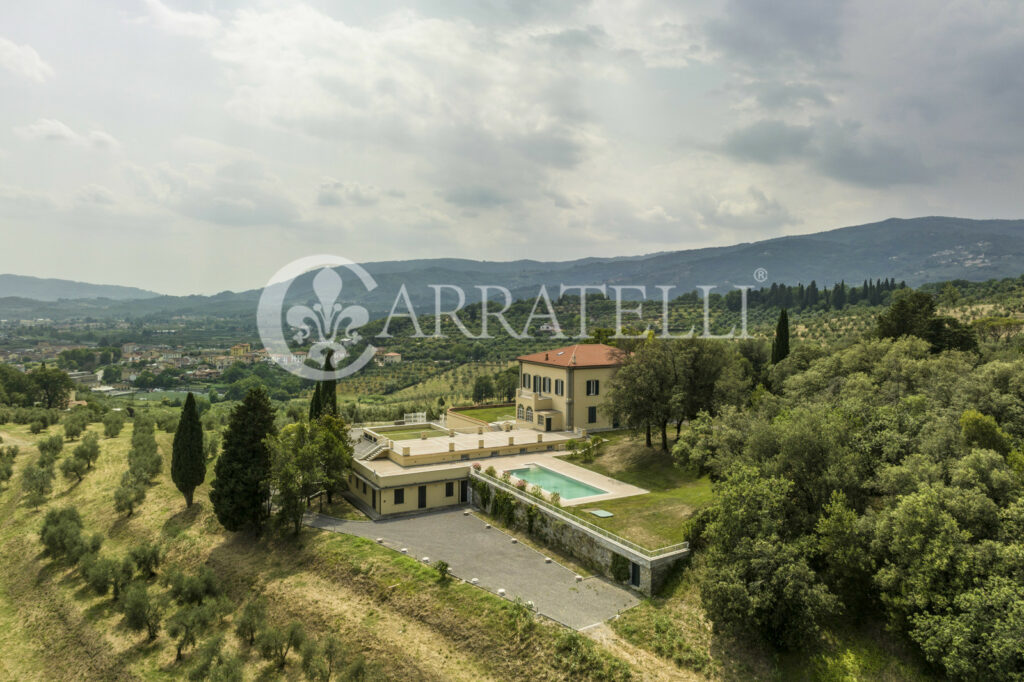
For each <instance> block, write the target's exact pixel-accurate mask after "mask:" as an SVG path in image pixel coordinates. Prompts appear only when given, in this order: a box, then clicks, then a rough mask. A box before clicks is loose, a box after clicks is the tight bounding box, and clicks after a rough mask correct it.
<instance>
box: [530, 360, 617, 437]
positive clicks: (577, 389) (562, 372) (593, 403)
mask: <svg viewBox="0 0 1024 682" xmlns="http://www.w3.org/2000/svg"><path fill="white" fill-rule="evenodd" d="M621 364H622V351H620V350H619V349H617V348H613V347H612V346H606V345H604V344H603V343H589V344H576V345H574V346H566V347H564V348H556V349H554V350H548V351H542V352H540V353H531V354H530V355H522V356H520V357H519V386H520V388H519V390H518V392H517V393H516V426H517V427H519V428H524V429H528V428H533V429H536V430H538V431H562V430H565V431H573V430H575V429H586V430H587V431H599V430H602V429H611V428H616V427H617V426H618V425H617V424H615V423H614V422H613V421H612V420H611V418H610V417H608V415H606V414H603V413H602V410H600V409H598V408H599V407H600V405H601V402H602V401H603V400H604V393H603V391H605V390H606V389H607V388H608V382H609V381H610V380H611V378H612V377H613V376H615V372H616V371H618V369H619V365H621Z"/></svg>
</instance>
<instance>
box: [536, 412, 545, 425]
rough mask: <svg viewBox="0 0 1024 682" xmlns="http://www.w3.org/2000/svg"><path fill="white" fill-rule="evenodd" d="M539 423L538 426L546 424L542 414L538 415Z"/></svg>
mask: <svg viewBox="0 0 1024 682" xmlns="http://www.w3.org/2000/svg"><path fill="white" fill-rule="evenodd" d="M537 423H538V424H543V423H544V415H542V414H538V415H537Z"/></svg>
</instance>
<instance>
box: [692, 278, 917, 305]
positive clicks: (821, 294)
mask: <svg viewBox="0 0 1024 682" xmlns="http://www.w3.org/2000/svg"><path fill="white" fill-rule="evenodd" d="M906 287H907V284H906V282H900V283H899V284H897V283H896V280H895V279H893V278H889V279H876V280H868V279H866V280H864V283H863V284H862V285H861V286H859V287H857V286H847V284H846V282H844V281H841V282H837V283H836V284H834V285H833V286H831V287H822V288H820V289H819V288H818V284H817V282H815V281H814V280H811V283H810V284H808V285H807V286H804V285H803V284H797V285H796V286H792V285H787V284H777V283H772V285H771V286H770V287H762V288H760V289H752V290H751V291H749V292H747V306H748V308H754V307H770V308H791V309H795V310H804V309H807V308H817V309H820V310H842V309H843V308H845V307H846V306H848V305H856V304H858V303H863V304H864V305H869V306H879V305H886V304H888V303H889V298H890V296H891V293H892V292H893V291H896V290H897V289H905V288H906ZM689 296H690V297H692V298H693V299H694V300H696V299H697V292H693V293H692V294H690V295H689ZM725 300H726V305H727V306H728V308H729V310H732V311H738V310H740V307H741V305H742V299H741V293H740V291H739V290H734V291H730V292H729V293H727V294H726V295H725Z"/></svg>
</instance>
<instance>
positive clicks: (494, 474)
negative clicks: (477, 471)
mask: <svg viewBox="0 0 1024 682" xmlns="http://www.w3.org/2000/svg"><path fill="white" fill-rule="evenodd" d="M484 473H485V474H487V475H488V476H490V477H491V478H497V477H498V471H497V469H495V468H494V466H493V465H492V466H489V467H487V468H486V469H484Z"/></svg>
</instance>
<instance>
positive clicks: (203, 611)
mask: <svg viewBox="0 0 1024 682" xmlns="http://www.w3.org/2000/svg"><path fill="white" fill-rule="evenodd" d="M212 606H213V604H205V605H199V604H186V605H184V606H182V607H181V608H180V609H178V610H177V611H176V612H175V613H174V615H173V616H171V617H170V618H168V619H167V634H168V635H170V636H171V637H173V638H175V640H176V641H175V643H174V644H175V647H176V650H177V652H176V654H175V658H174V660H176V661H180V660H181V652H182V651H183V650H185V649H186V648H188V647H190V646H195V645H196V641H197V640H198V639H199V635H200V633H202V632H203V631H204V630H205V629H206V628H208V627H209V626H210V623H212V622H213V620H214V618H215V617H216V613H215V612H214V609H213V608H211V607H212Z"/></svg>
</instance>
